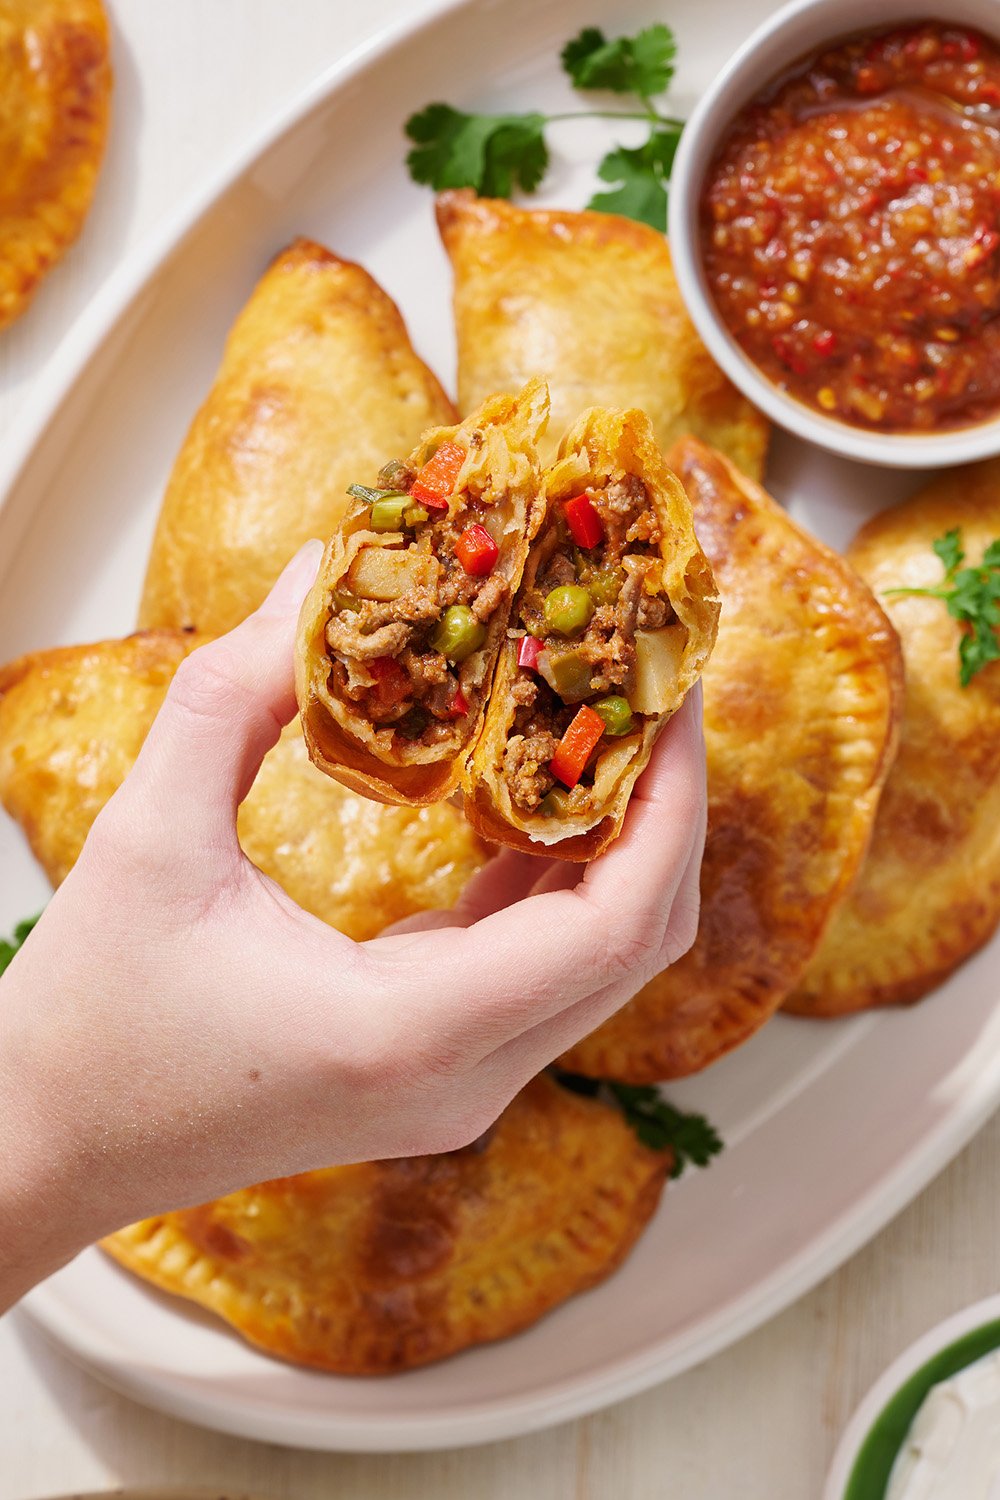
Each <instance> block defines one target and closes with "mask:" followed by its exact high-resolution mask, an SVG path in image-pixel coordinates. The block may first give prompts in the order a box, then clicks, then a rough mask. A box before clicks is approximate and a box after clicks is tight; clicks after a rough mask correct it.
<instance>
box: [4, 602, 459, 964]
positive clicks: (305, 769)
mask: <svg viewBox="0 0 1000 1500" xmlns="http://www.w3.org/2000/svg"><path fill="white" fill-rule="evenodd" d="M198 644H199V641H198V638H197V637H195V636H191V635H178V634H175V633H173V632H170V631H163V630H161V631H151V632H146V633H140V634H138V635H134V636H130V637H129V638H128V639H127V640H123V641H103V642H100V643H99V644H98V645H95V646H65V647H61V648H59V649H56V650H53V651H38V652H35V653H33V654H32V655H30V656H26V657H22V658H21V659H20V660H19V661H16V662H12V663H11V664H10V665H9V666H8V667H5V668H2V669H0V802H2V804H3V806H4V807H5V808H6V809H7V811H8V812H9V813H10V815H11V817H12V818H14V819H16V821H17V822H18V823H19V824H20V825H21V827H22V828H23V830H24V832H25V834H26V835H27V838H28V842H29V844H30V845H31V849H32V852H33V853H34V855H35V857H36V859H38V861H39V863H40V864H41V865H42V867H43V869H44V870H45V872H46V874H47V875H48V876H49V879H50V880H51V881H52V882H53V884H56V885H57V884H58V883H59V882H60V881H61V880H62V879H64V877H65V876H66V875H67V874H68V873H69V871H70V869H71V868H72V866H73V864H74V863H75V861H76V859H77V856H78V855H79V853H80V850H81V849H82V848H83V843H84V840H85V839H86V837H87V834H88V832H89V831H90V825H91V824H92V823H93V821H94V819H95V818H96V816H97V814H98V813H99V812H100V810H101V808H102V807H103V806H104V804H105V802H107V800H108V798H109V797H110V796H111V795H112V793H113V792H114V791H115V790H116V789H117V787H118V786H119V785H120V783H121V782H122V781H123V780H124V778H125V776H126V775H127V773H128V771H129V770H130V769H131V766H132V763H133V761H134V760H135V757H136V756H137V755H138V753H139V747H140V746H141V744H142V742H143V740H144V739H145V737H146V733H147V731H148V729H149V726H150V724H151V723H152V722H153V719H154V717H155V715H156V712H157V710H158V709H159V706H160V704H161V703H162V701H163V698H164V695H165V693H166V691H167V686H168V684H169V682H170V679H171V678H172V677H173V674H174V672H175V671H176V670H177V667H178V666H179V665H180V662H181V661H182V660H183V658H184V657H185V656H186V655H187V654H188V652H189V651H191V650H193V649H194V647H195V646H196V645H198ZM239 833H240V841H241V843H242V844H243V847H244V849H245V850H246V852H247V854H248V855H249V856H250V858H251V859H252V860H253V861H254V863H255V864H256V865H258V866H259V867H260V869H262V870H263V871H264V873H265V874H267V875H270V876H271V877H272V879H274V880H275V881H277V883H278V884H279V885H280V886H282V887H283V889H284V890H285V891H287V892H288V894H289V895H290V896H291V897H292V898H293V900H295V901H297V902H298V903H299V905H300V906H303V907H305V909H306V910H307V911H310V912H312V913H313V915H314V916H317V917H319V918H321V919H322V920H323V921H324V922H329V923H330V924H331V926H333V927H338V928H339V929H340V930H341V931H342V932H346V933H347V934H348V936H349V937H352V938H354V939H356V940H357V941H361V940H363V939H365V938H369V937H373V936H374V935H375V933H377V932H379V931H381V929H382V928H383V927H385V926H387V925H388V924H389V923H390V922H396V921H398V920H400V919H401V918H402V917H407V916H409V915H411V913H413V912H416V911H422V910H425V909H427V908H431V907H447V906H451V905H453V904H454V902H455V901H456V900H457V899H458V897H459V895H460V894H461V891H462V889H463V887H464V886H465V884H466V882H467V880H468V879H469V877H470V876H471V875H473V874H474V873H475V871H476V870H477V869H478V868H479V867H480V866H481V865H482V864H483V863H484V861H485V858H486V852H485V850H484V849H483V846H482V845H481V843H480V842H479V840H478V839H477V838H476V836H475V834H474V833H473V831H472V829H471V828H470V827H469V826H468V824H467V823H466V822H465V820H464V819H463V818H462V816H461V814H460V813H459V812H458V811H457V810H456V809H455V808H453V807H451V806H450V805H449V804H447V803H442V804H440V805H439V806H437V807H429V808H422V809H417V810H414V809H410V808H400V807H380V806H379V805H378V804H377V803H374V802H369V801H368V800H367V799H366V798H363V797H358V796H356V795H354V794H353V793H352V792H349V791H347V790H346V789H345V788H343V787H341V786H338V785H337V783H336V782H333V781H331V780H330V779H329V777H326V776H324V775H323V774H322V772H320V771H317V770H316V768H315V767H314V766H312V765H311V764H310V763H309V758H308V756H307V754H306V748H305V745H304V744H303V741H302V731H301V728H300V727H299V724H298V721H297V720H296V721H294V722H293V723H292V724H289V725H288V726H287V727H286V729H285V731H284V733H283V734H282V737H281V739H280V740H279V742H278V744H277V745H276V746H275V747H274V749H273V750H272V751H271V752H270V754H269V755H268V756H267V757H266V758H265V760H264V764H263V766H262V767H261V771H260V774H259V776H258V777H257V780H256V781H255V782H254V785H253V787H252V788H251V790H250V793H249V795H248V796H247V799H246V801H245V802H244V803H243V806H242V807H241V808H240V811H239Z"/></svg>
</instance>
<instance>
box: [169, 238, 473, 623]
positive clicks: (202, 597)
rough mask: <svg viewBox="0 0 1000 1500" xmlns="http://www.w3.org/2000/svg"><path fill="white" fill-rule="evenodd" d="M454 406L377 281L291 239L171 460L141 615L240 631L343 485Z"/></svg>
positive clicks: (324, 533)
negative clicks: (420, 356) (234, 628)
mask: <svg viewBox="0 0 1000 1500" xmlns="http://www.w3.org/2000/svg"><path fill="white" fill-rule="evenodd" d="M455 415H456V414H455V410H454V408H453V406H452V405H451V402H450V401H449V400H448V397H447V396H446V395H445V393H444V391H443V390H442V388H441V385H440V383H439V382H438V380H437V378H436V377H435V376H434V375H433V374H432V373H431V371H430V370H429V369H428V368H427V366H426V365H425V364H424V363H423V361H422V360H421V359H420V358H419V357H418V356H417V354H416V353H415V352H414V350H413V347H412V345H411V344H410V340H409V336H408V334H407V331H406V325H405V323H404V322H403V318H402V316H401V314H400V312H399V309H398V308H397V306H396V304H395V303H394V302H393V301H392V299H391V298H390V297H389V296H388V295H387V294H386V293H385V292H384V291H383V289H382V288H381V287H380V286H379V284H378V282H377V281H375V280H374V279H373V278H372V277H371V276H369V274H368V272H367V271H366V270H365V269H364V268H363V267H362V266H359V265H356V264H355V263H354V262H353V261H349V260H342V259H341V257H340V256H338V255H334V254H333V252H332V251H330V250H327V249H325V248H324V247H323V246H322V245H318V244H316V243H315V241H313V240H308V239H298V240H295V241H294V242H293V243H292V244H291V245H289V246H288V248H287V249H285V250H283V251H282V252H281V254H280V255H279V256H278V257H277V258H276V259H275V260H274V262H273V263H272V265H271V266H270V267H269V268H268V270H267V271H266V272H265V274H264V275H263V277H262V278H261V280H260V281H259V283H258V284H257V287H256V288H255V290H254V292H253V295H252V296H251V297H250V300H249V301H248V303H247V304H246V306H245V307H244V309H243V311H242V312H241V313H240V315H239V317H238V318H237V320H236V322H235V324H234V325H233V328H232V330H231V332H230V334H229V337H228V339H227V341H226V348H225V352H224V354H223V358H222V364H221V366H220V368H219V371H218V374H217V376H216V378H215V381H214V383H213V385H212V388H211V390H210V392H209V394H208V396H207V398H206V400H205V402H204V404H203V406H202V407H201V410H200V411H199V412H198V414H197V415H196V417H195V419H194V421H193V423H192V424H191V428H190V430H189V432H188V434H187V437H186V438H185V440H184V444H183V446H182V448H181V451H180V453H179V454H178V456H177V460H176V462H175V464H174V468H173V471H172V473H171V476H170V480H169V483H168V485H167V490H166V494H165V495H164V498H163V505H162V508H161V510H160V516H159V520H158V522H157V527H156V535H155V537H154V539H153V547H152V551H151V553H150V558H149V564H148V568H147V572H146V582H145V587H144V590H143V596H142V605H141V610H140V623H141V624H142V625H144V626H168V627H174V628H176V629H184V628H186V627H192V626H196V627H197V628H198V629H199V630H201V631H203V632H204V633H205V634H206V635H213V636H214V635H221V634H223V633H224V632H225V631H227V630H231V629H232V628H233V626H234V625H238V624H239V622H240V620H242V619H244V618H245V617H246V616H247V615H248V614H250V612H251V611H252V610H254V609H256V607H257V605H258V604H260V603H261V602H262V600H263V599H264V597H265V595H266V594H267V592H268V590H269V588H270V587H271V584H272V583H273V582H274V580H275V579H276V578H277V576H278V574H279V573H280V572H281V569H282V568H283V567H284V565H285V563H286V562H288V560H289V558H290V557H291V556H292V555H293V553H294V552H295V551H296V550H297V548H299V547H300V546H302V545H303V543H305V542H307V541H309V540H311V539H312V538H313V537H321V538H326V537H328V536H330V534H331V532H333V531H334V529H335V528H336V526H337V525H338V523H339V522H340V520H341V518H342V516H343V515H344V513H345V511H346V509H347V506H348V504H349V501H348V496H347V486H348V485H349V484H351V483H352V482H353V481H355V480H357V479H359V478H364V477H365V476H366V475H369V474H371V475H374V474H375V473H376V471H377V470H378V468H379V467H380V465H381V464H382V463H383V462H384V461H385V458H386V455H402V454H404V453H407V452H409V450H410V449H411V448H412V447H413V445H414V443H416V442H417V440H418V439H419V437H420V435H421V433H423V432H424V431H425V430H426V429H427V428H429V427H434V426H437V425H438V424H440V423H444V422H453V421H454V420H455Z"/></svg>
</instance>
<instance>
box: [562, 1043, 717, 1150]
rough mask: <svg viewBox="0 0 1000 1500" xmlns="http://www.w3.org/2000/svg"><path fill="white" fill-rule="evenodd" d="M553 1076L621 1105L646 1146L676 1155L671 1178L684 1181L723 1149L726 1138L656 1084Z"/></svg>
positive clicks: (574, 1075)
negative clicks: (689, 1169) (667, 1096)
mask: <svg viewBox="0 0 1000 1500" xmlns="http://www.w3.org/2000/svg"><path fill="white" fill-rule="evenodd" d="M553 1076H554V1077H555V1079H556V1082H557V1083H561V1084H562V1086H563V1088H567V1089H570V1090H571V1091H572V1092H573V1093H574V1094H586V1095H587V1096H588V1097H589V1098H603V1099H604V1100H605V1102H606V1103H610V1104H617V1105H618V1107H619V1109H620V1110H621V1111H622V1113H623V1115H624V1116H625V1119H626V1120H627V1122H628V1123H629V1125H631V1127H632V1129H633V1130H634V1131H635V1133H636V1135H637V1136H638V1137H639V1139H640V1141H642V1143H643V1145H644V1146H649V1147H651V1148H652V1150H654V1151H672V1152H673V1154H674V1164H673V1167H672V1168H671V1171H670V1175H671V1177H680V1175H681V1173H682V1172H683V1171H684V1168H685V1167H686V1166H688V1165H689V1164H690V1165H691V1166H695V1167H707V1166H708V1164H709V1162H710V1161H711V1159H712V1157H713V1156H718V1154H719V1152H720V1151H721V1150H722V1149H723V1142H722V1138H721V1136H720V1135H719V1133H718V1131H717V1130H716V1129H715V1127H714V1126H713V1125H711V1124H709V1122H708V1120H706V1118H705V1116H704V1115H694V1114H691V1115H689V1114H685V1113H684V1111H683V1110H680V1109H676V1108H675V1107H674V1105H672V1104H668V1103H667V1101H666V1099H664V1098H662V1097H661V1095H660V1092H659V1090H658V1089H657V1088H656V1087H655V1086H654V1085H653V1084H635V1083H616V1082H615V1081H614V1080H613V1079H611V1078H584V1077H583V1076H582V1075H581V1074H579V1073H564V1072H562V1071H561V1070H560V1069H556V1070H555V1071H554V1074H553Z"/></svg>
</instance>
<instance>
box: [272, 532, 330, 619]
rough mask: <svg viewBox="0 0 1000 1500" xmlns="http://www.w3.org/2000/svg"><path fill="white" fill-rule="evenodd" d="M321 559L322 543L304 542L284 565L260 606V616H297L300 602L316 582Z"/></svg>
mask: <svg viewBox="0 0 1000 1500" xmlns="http://www.w3.org/2000/svg"><path fill="white" fill-rule="evenodd" d="M322 557H323V543H322V542H320V541H312V542H306V544H305V546H304V547H300V548H299V550H298V552H296V554H295V556H294V557H293V558H292V560H291V562H289V563H286V564H285V567H284V569H283V570H282V573H281V576H280V578H279V579H278V581H277V583H275V585H274V587H273V588H272V590H271V592H270V593H269V594H268V596H267V598H266V599H265V600H264V603H263V604H262V605H261V607H260V610H261V614H266V615H294V614H298V612H299V609H300V607H301V605H302V601H303V599H304V598H305V596H306V594H307V593H308V591H309V589H311V588H312V586H313V584H314V582H315V581H316V573H317V571H318V569H319V565H320V561H321V560H322Z"/></svg>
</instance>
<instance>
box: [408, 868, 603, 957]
mask: <svg viewBox="0 0 1000 1500" xmlns="http://www.w3.org/2000/svg"><path fill="white" fill-rule="evenodd" d="M553 866H556V867H557V868H560V869H563V868H566V866H564V865H561V864H559V862H557V861H554V860H548V859H539V858H538V856H537V855H534V854H521V853H519V852H518V851H517V850H515V849H502V850H501V851H500V853H499V854H498V855H496V856H495V858H493V859H491V860H490V862H489V864H487V865H484V866H483V868H482V869H481V870H480V871H479V872H478V873H477V874H476V875H474V876H473V877H472V879H471V880H470V881H469V883H468V885H467V886H466V887H465V890H464V891H463V892H462V895H461V897H460V898H459V900H458V902H457V903H456V904H455V906H454V907H452V908H451V910H449V911H421V912H416V913H415V914H414V915H413V916H412V917H404V919H403V920H402V921H401V922H395V923H393V925H392V927H390V928H388V929H387V930H386V932H384V933H383V934H382V938H384V939H388V938H391V937H401V936H403V935H405V934H408V933H413V932H432V931H439V930H441V929H442V928H446V927H470V926H471V925H472V923H473V922H479V921H481V920H482V918H483V917H486V916H489V914H490V913H491V912H494V911H499V910H500V909H501V908H502V907H505V906H510V905H512V904H513V903H514V902H515V901H522V900H523V899H524V898H525V896H530V895H531V893H532V891H533V890H534V889H535V887H536V885H537V882H538V879H539V877H540V876H541V875H543V874H544V873H546V872H547V871H549V870H550V869H551V868H552V867H553ZM579 875H580V872H579V866H577V870H576V878H577V879H579ZM380 941H381V939H380Z"/></svg>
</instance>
